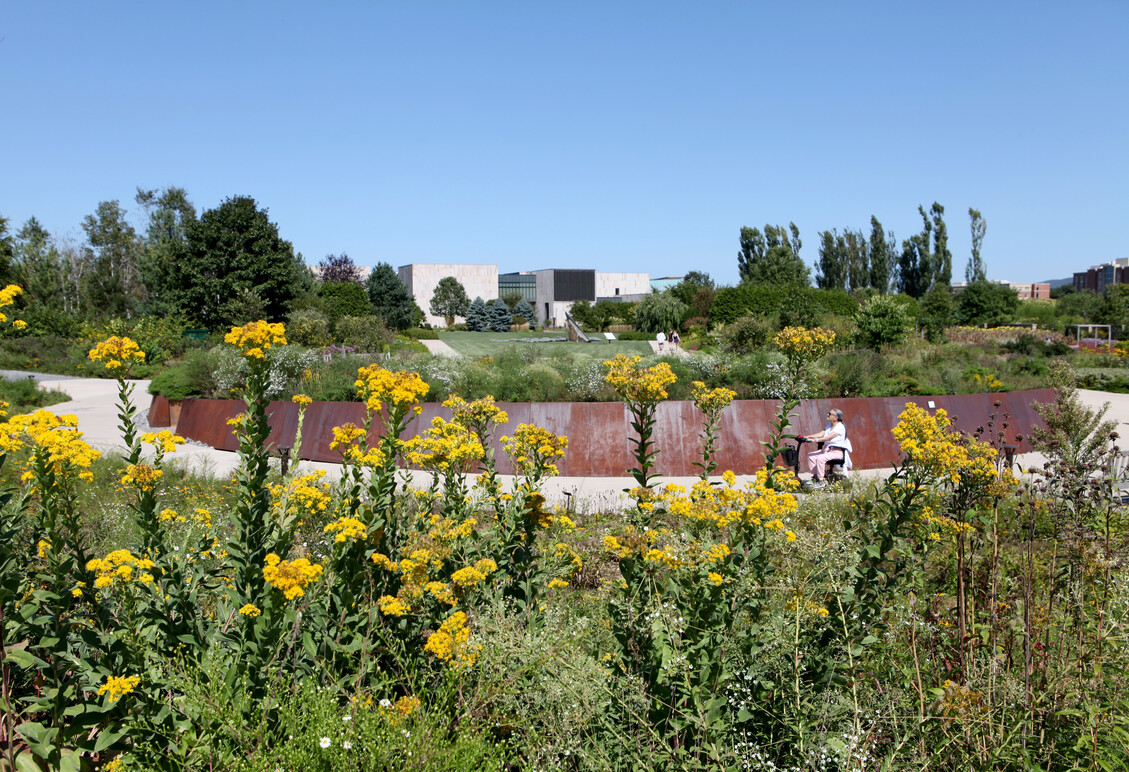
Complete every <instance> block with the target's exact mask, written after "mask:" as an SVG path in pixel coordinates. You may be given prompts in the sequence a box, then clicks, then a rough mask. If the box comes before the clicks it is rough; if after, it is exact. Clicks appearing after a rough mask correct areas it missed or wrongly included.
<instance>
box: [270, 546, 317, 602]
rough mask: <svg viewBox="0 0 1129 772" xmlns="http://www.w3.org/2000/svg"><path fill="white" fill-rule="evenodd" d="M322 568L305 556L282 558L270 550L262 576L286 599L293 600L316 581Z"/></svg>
mask: <svg viewBox="0 0 1129 772" xmlns="http://www.w3.org/2000/svg"><path fill="white" fill-rule="evenodd" d="M323 570H324V569H323V568H322V567H321V566H320V565H318V564H317V563H310V561H309V560H307V559H306V558H298V559H297V560H282V559H281V558H279V556H278V555H276V554H274V553H273V552H272V553H271V554H269V555H267V557H266V566H264V567H263V578H264V579H266V580H267V584H269V585H270V586H271V587H274V588H275V589H277V590H280V591H281V592H282V593H283V594H284V595H285V596H286V599H287V600H294V599H295V598H300V597H302V596H303V595H305V594H306V593H305V588H306V587H309V586H310V585H311V584H313V583H314V582H315V581H317V579H318V577H319V576H321V574H322V571H323Z"/></svg>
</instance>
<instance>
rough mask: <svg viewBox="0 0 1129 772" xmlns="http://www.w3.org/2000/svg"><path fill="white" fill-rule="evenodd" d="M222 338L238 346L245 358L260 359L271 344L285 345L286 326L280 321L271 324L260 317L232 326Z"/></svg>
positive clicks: (264, 355) (263, 357) (264, 356)
mask: <svg viewBox="0 0 1129 772" xmlns="http://www.w3.org/2000/svg"><path fill="white" fill-rule="evenodd" d="M223 340H224V342H225V343H230V344H231V345H233V346H235V347H236V348H238V349H239V350H240V352H241V353H242V354H243V356H244V357H245V358H247V359H258V360H262V359H265V358H266V354H265V353H264V352H265V351H268V350H270V348H271V347H272V346H285V345H286V328H285V326H283V324H282V323H281V322H279V323H277V324H271V323H270V322H267V321H264V320H262V319H260V320H259V321H257V322H248V323H247V324H245V325H243V326H242V327H232V328H231V332H229V333H228V334H227V335H225V336H224V338H223Z"/></svg>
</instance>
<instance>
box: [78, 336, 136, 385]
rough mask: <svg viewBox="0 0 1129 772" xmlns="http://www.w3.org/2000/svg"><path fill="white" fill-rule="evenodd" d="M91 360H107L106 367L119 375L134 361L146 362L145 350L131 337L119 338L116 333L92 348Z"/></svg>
mask: <svg viewBox="0 0 1129 772" xmlns="http://www.w3.org/2000/svg"><path fill="white" fill-rule="evenodd" d="M89 356H90V361H91V362H105V363H106V369H107V370H110V371H112V372H114V373H115V374H116V375H118V376H119V377H121V376H124V375H125V372H126V371H127V370H128V369H129V366H130V365H131V364H132V363H133V362H144V361H145V352H144V351H142V350H141V348H140V347H139V346H138V345H137V343H136V342H135V341H133V340H131V339H130V338H119V337H117V336H116V335H115V336H113V337H110V338H107V339H106V340H104V341H102V342H101V343H99V344H98V345H96V346H95V347H94V348H92V349H91V350H90V354H89Z"/></svg>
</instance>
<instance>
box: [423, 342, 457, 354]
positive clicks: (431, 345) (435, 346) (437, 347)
mask: <svg viewBox="0 0 1129 772" xmlns="http://www.w3.org/2000/svg"><path fill="white" fill-rule="evenodd" d="M420 343H422V344H423V345H424V346H426V347H427V350H428V351H430V352H431V353H432V354H434V355H435V356H439V357H457V356H458V355H459V352H457V351H455V350H454V349H453V348H451V346H450V345H449V344H448V343H447V342H446V341H442V340H420Z"/></svg>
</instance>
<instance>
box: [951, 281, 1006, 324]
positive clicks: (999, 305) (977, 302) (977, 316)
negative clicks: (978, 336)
mask: <svg viewBox="0 0 1129 772" xmlns="http://www.w3.org/2000/svg"><path fill="white" fill-rule="evenodd" d="M1018 306H1019V296H1018V295H1016V294H1015V290H1013V289H1012V288H1010V287H1005V286H1003V285H1002V284H996V283H994V282H990V281H974V282H972V283H971V284H969V285H968V286H967V287H965V289H964V291H963V292H961V293H960V294H959V295H957V302H956V309H955V310H954V311H953V317H954V318H955V319H956V321H957V322H959V323H960V324H968V325H981V324H986V325H988V326H992V325H997V324H1003V323H1004V322H1008V321H1010V320H1011V317H1012V314H1014V313H1015V309H1016V308H1017V307H1018Z"/></svg>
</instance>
